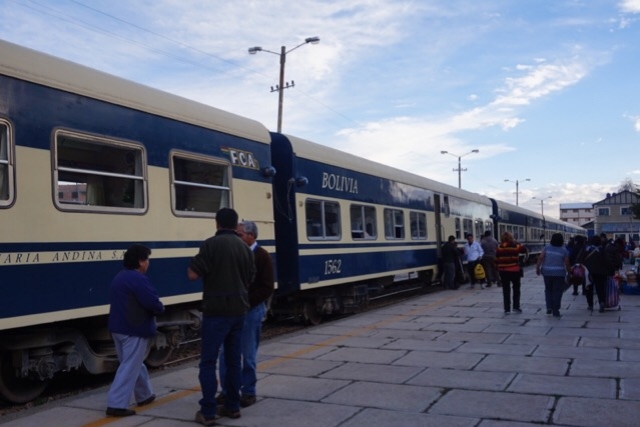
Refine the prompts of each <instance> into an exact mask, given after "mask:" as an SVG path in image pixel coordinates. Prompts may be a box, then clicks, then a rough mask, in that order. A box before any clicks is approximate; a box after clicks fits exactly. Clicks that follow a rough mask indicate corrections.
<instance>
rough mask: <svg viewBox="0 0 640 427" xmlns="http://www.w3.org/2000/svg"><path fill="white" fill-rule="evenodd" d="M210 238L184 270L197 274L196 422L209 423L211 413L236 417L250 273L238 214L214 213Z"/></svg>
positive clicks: (250, 257)
mask: <svg viewBox="0 0 640 427" xmlns="http://www.w3.org/2000/svg"><path fill="white" fill-rule="evenodd" d="M216 227H217V231H216V234H215V236H213V237H210V238H208V239H207V240H205V241H204V242H203V243H202V245H201V246H200V251H199V252H198V254H197V255H196V256H195V257H193V259H192V260H191V262H190V264H189V267H188V269H187V277H188V278H189V280H198V279H199V278H202V281H203V284H202V327H201V346H202V354H201V357H200V373H199V375H198V379H199V380H200V387H201V388H202V399H200V402H199V403H200V410H199V411H197V412H196V418H195V420H196V422H198V423H200V424H202V425H205V426H211V425H215V424H216V421H215V419H216V415H218V416H221V417H229V418H240V383H241V378H242V373H241V360H242V328H243V326H244V320H245V315H246V313H247V310H248V309H249V297H248V289H249V284H250V283H251V281H252V280H253V276H254V273H255V264H254V260H253V253H252V252H251V249H249V247H248V246H247V245H246V243H244V242H243V241H242V239H240V237H239V236H238V233H236V228H237V227H238V214H237V213H236V211H234V210H233V209H230V208H222V209H220V210H219V211H218V212H217V213H216ZM223 344H224V348H225V365H226V367H227V373H226V376H225V384H224V387H225V390H226V399H225V403H224V405H220V406H219V407H218V406H217V403H216V392H217V390H218V381H217V379H216V362H217V360H218V352H219V351H220V347H221V346H222V345H223Z"/></svg>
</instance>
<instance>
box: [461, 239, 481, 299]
mask: <svg viewBox="0 0 640 427" xmlns="http://www.w3.org/2000/svg"><path fill="white" fill-rule="evenodd" d="M464 254H465V255H466V256H467V271H468V272H469V278H470V279H471V286H470V288H471V289H473V288H474V287H475V285H476V282H477V281H478V279H476V273H475V269H476V265H477V264H478V263H479V262H480V261H482V255H483V254H484V252H483V251H482V246H480V243H478V242H476V241H475V240H473V234H471V233H469V234H467V243H465V244H464ZM483 280H484V279H483ZM480 287H482V281H481V283H480Z"/></svg>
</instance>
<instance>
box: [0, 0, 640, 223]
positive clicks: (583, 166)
mask: <svg viewBox="0 0 640 427" xmlns="http://www.w3.org/2000/svg"><path fill="white" fill-rule="evenodd" d="M0 16H2V19H0V38H1V39H3V40H6V41H9V42H12V43H16V44H19V45H22V46H25V47H28V48H32V49H35V50H38V51H41V52H45V53H48V54H51V55H54V56H57V57H60V58H64V59H67V60H70V61H73V62H77V63H80V64H83V65H86V66H89V67H92V68H95V69H98V70H101V71H104V72H107V73H110V74H114V75H117V76H119V77H123V78H126V79H128V80H133V81H136V82H139V83H142V84H145V85H148V86H151V87H154V88H157V89H161V90H164V91H167V92H170V93H173V94H176V95H180V96H183V97H185V98H189V99H192V100H195V101H198V102H201V103H204V104H207V105H211V106H214V107H217V108H220V109H223V110H226V111H230V112H232V113H235V114H238V115H241V116H245V117H249V118H252V119H255V120H258V121H260V122H261V123H263V124H264V125H265V126H266V127H267V128H269V129H270V130H273V131H275V130H276V129H277V115H278V92H271V87H272V86H275V85H276V84H277V83H278V81H279V73H280V62H279V61H280V59H279V57H280V52H281V47H282V46H286V48H285V51H286V52H287V54H286V55H285V58H286V64H285V81H287V82H291V81H294V82H295V86H293V87H290V88H287V89H284V91H283V97H284V103H283V124H282V130H283V132H284V133H286V134H290V135H295V136H298V137H301V138H304V139H308V140H311V141H314V142H317V143H319V144H322V145H326V146H329V147H333V148H336V149H339V150H343V151H346V152H349V153H352V154H355V155H358V156H361V157H364V158H367V159H370V160H373V161H377V162H380V163H384V164H386V165H389V166H393V167H396V168H399V169H402V170H405V171H409V172H411V173H415V174H418V175H422V176H425V177H428V178H431V179H434V180H437V181H440V182H444V183H446V184H450V185H452V186H458V177H459V176H461V180H462V188H463V189H465V190H468V191H472V192H476V193H479V194H483V195H487V196H490V197H495V198H498V199H501V200H504V201H506V202H509V203H512V204H516V187H517V188H518V190H519V193H518V195H517V196H518V203H519V205H520V206H522V207H525V208H529V209H531V210H534V211H537V212H540V210H541V209H543V210H544V213H545V214H546V215H551V216H555V217H558V215H559V204H561V203H594V202H598V201H600V200H602V199H604V198H605V196H606V194H607V193H610V192H616V191H617V190H618V189H619V188H620V187H621V185H622V184H623V183H624V182H626V181H628V180H631V181H632V182H634V183H638V184H640V150H638V142H640V42H639V41H640V0H483V1H477V0H296V1H295V2H292V1H289V0H287V1H285V0H234V1H222V0H0ZM308 37H320V43H319V44H305V43H304V41H305V39H306V38H308ZM253 46H261V47H262V48H263V49H264V50H263V51H261V52H258V53H257V54H255V55H250V54H249V53H248V48H249V47H253ZM268 51H270V52H268ZM472 150H479V152H477V153H474V152H472ZM441 151H447V152H448V154H442V153H441ZM458 157H460V162H461V166H462V169H463V170H462V171H460V172H458V171H457V169H458ZM506 180H508V181H506Z"/></svg>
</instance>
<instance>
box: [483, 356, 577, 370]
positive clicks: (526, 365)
mask: <svg viewBox="0 0 640 427" xmlns="http://www.w3.org/2000/svg"><path fill="white" fill-rule="evenodd" d="M569 362H570V360H569V359H565V358H552V357H526V356H509V355H502V354H490V355H488V356H487V357H486V358H484V359H483V360H482V361H481V362H480V363H479V364H478V366H476V367H475V369H474V370H476V371H496V372H526V373H532V374H547V375H564V374H566V372H567V371H568V369H569Z"/></svg>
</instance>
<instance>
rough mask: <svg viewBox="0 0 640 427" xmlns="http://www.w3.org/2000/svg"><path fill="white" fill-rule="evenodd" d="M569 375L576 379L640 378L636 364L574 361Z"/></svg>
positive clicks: (586, 360) (639, 371)
mask: <svg viewBox="0 0 640 427" xmlns="http://www.w3.org/2000/svg"><path fill="white" fill-rule="evenodd" d="M569 375H571V376H577V377H600V378H636V377H640V367H639V366H638V363H637V362H622V361H615V362H610V361H605V360H588V359H576V360H575V361H574V362H573V364H572V365H571V370H570V371H569Z"/></svg>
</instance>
